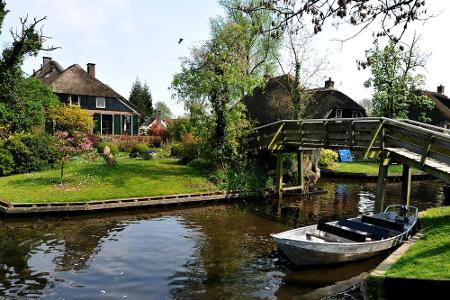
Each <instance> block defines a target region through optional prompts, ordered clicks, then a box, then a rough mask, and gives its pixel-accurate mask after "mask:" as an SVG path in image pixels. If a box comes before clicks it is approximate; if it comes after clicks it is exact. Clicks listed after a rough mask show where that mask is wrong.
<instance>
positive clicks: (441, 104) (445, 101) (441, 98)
mask: <svg viewBox="0 0 450 300" xmlns="http://www.w3.org/2000/svg"><path fill="white" fill-rule="evenodd" d="M423 94H424V95H426V96H428V98H430V100H431V101H433V102H434V104H435V107H436V109H438V110H439V112H440V113H441V114H442V115H443V116H444V117H445V118H446V119H449V120H450V98H448V97H447V96H446V95H444V94H440V93H436V92H430V91H423Z"/></svg>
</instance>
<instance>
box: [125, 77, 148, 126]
mask: <svg viewBox="0 0 450 300" xmlns="http://www.w3.org/2000/svg"><path fill="white" fill-rule="evenodd" d="M129 100H130V102H131V104H133V105H134V106H136V107H137V109H138V111H139V112H140V113H141V114H142V116H143V117H144V118H143V119H144V120H145V119H149V118H150V117H151V116H152V114H153V106H152V94H151V93H150V88H149V87H148V85H147V83H144V84H142V83H141V81H140V80H139V78H138V79H136V81H135V82H134V83H133V86H132V87H131V93H130V97H129Z"/></svg>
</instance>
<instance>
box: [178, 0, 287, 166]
mask: <svg viewBox="0 0 450 300" xmlns="http://www.w3.org/2000/svg"><path fill="white" fill-rule="evenodd" d="M242 2H243V1H234V0H231V1H222V2H221V4H222V5H223V6H224V7H225V8H226V11H227V15H226V17H224V18H221V17H219V18H216V19H213V20H212V21H211V38H210V39H209V40H208V41H206V42H205V43H203V44H202V45H200V46H198V47H195V48H193V49H192V52H191V56H190V57H185V58H183V59H182V64H181V72H180V73H178V74H176V75H175V76H174V79H173V81H172V89H173V90H174V91H175V94H176V95H177V96H178V98H179V99H181V100H183V101H184V102H185V104H189V103H192V102H200V103H202V104H204V105H205V106H206V107H208V108H210V109H211V112H212V115H213V117H214V120H215V128H214V134H213V136H212V138H213V141H212V144H213V145H214V146H215V149H217V151H216V153H218V156H219V157H220V158H221V160H222V161H223V159H224V158H225V157H227V158H228V159H230V158H231V159H232V153H236V151H234V150H233V149H232V148H233V147H234V145H236V143H234V142H230V139H229V138H228V137H227V136H226V135H227V133H228V132H230V131H229V130H227V127H229V128H231V127H234V125H231V124H232V123H233V122H239V123H241V124H246V122H244V120H243V119H245V115H244V114H243V113H241V112H242V109H243V108H242V106H241V105H239V104H238V101H239V100H240V99H241V98H242V97H243V96H244V95H245V94H246V93H248V92H250V91H251V90H252V89H253V88H254V87H255V86H257V85H259V84H261V83H262V82H263V75H264V74H266V73H268V72H271V70H274V69H275V60H274V59H272V58H273V54H274V53H275V52H276V51H277V50H278V48H279V42H278V41H277V40H276V39H274V37H271V36H267V35H263V34H262V33H261V26H262V23H264V22H269V20H270V18H268V17H267V12H260V13H255V14H253V15H251V16H249V15H247V14H244V13H242V12H241V11H237V10H234V9H231V8H230V7H233V6H234V5H237V3H242ZM244 2H245V3H246V4H248V3H250V2H253V1H244ZM236 128H237V127H236ZM239 128H241V127H239ZM236 138H237V137H236Z"/></svg>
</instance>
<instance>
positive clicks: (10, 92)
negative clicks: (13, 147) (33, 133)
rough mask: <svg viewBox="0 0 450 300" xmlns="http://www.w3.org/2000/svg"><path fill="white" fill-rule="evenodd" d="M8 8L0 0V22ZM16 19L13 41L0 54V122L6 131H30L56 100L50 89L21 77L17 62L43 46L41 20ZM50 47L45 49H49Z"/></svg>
mask: <svg viewBox="0 0 450 300" xmlns="http://www.w3.org/2000/svg"><path fill="white" fill-rule="evenodd" d="M7 13H8V10H7V9H6V4H5V2H4V1H0V26H2V25H3V21H4V18H5V16H6V14H7ZM44 19H45V18H42V19H33V21H31V22H28V18H24V19H20V22H21V27H20V28H21V29H20V30H19V31H17V30H16V31H12V30H11V33H12V38H13V41H12V42H11V43H10V44H8V45H7V46H6V47H5V48H4V49H3V51H2V55H1V57H0V126H1V127H6V126H7V127H8V129H9V131H11V132H12V133H15V132H25V131H30V129H31V127H32V126H33V125H42V124H43V123H44V110H45V109H46V108H48V107H50V106H52V105H57V104H58V103H59V101H58V99H57V98H56V96H55V95H53V93H52V92H51V90H50V89H49V88H48V87H46V86H45V85H43V84H42V83H41V82H39V81H38V80H36V79H34V78H25V77H24V76H23V73H22V70H21V66H22V64H23V61H24V59H25V58H26V57H27V56H36V55H37V54H38V52H39V51H40V50H43V43H44V42H45V39H46V38H45V37H44V36H43V35H42V33H41V28H39V24H40V23H41V22H42V21H43V20H44ZM53 49H54V48H50V49H46V50H53Z"/></svg>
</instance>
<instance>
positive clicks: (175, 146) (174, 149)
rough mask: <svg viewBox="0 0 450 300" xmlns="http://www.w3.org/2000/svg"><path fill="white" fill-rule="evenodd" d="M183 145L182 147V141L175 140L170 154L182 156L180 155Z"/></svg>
mask: <svg viewBox="0 0 450 300" xmlns="http://www.w3.org/2000/svg"><path fill="white" fill-rule="evenodd" d="M181 147H182V145H181V143H178V142H174V143H173V144H172V147H171V148H170V156H172V157H178V158H180V156H181Z"/></svg>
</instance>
